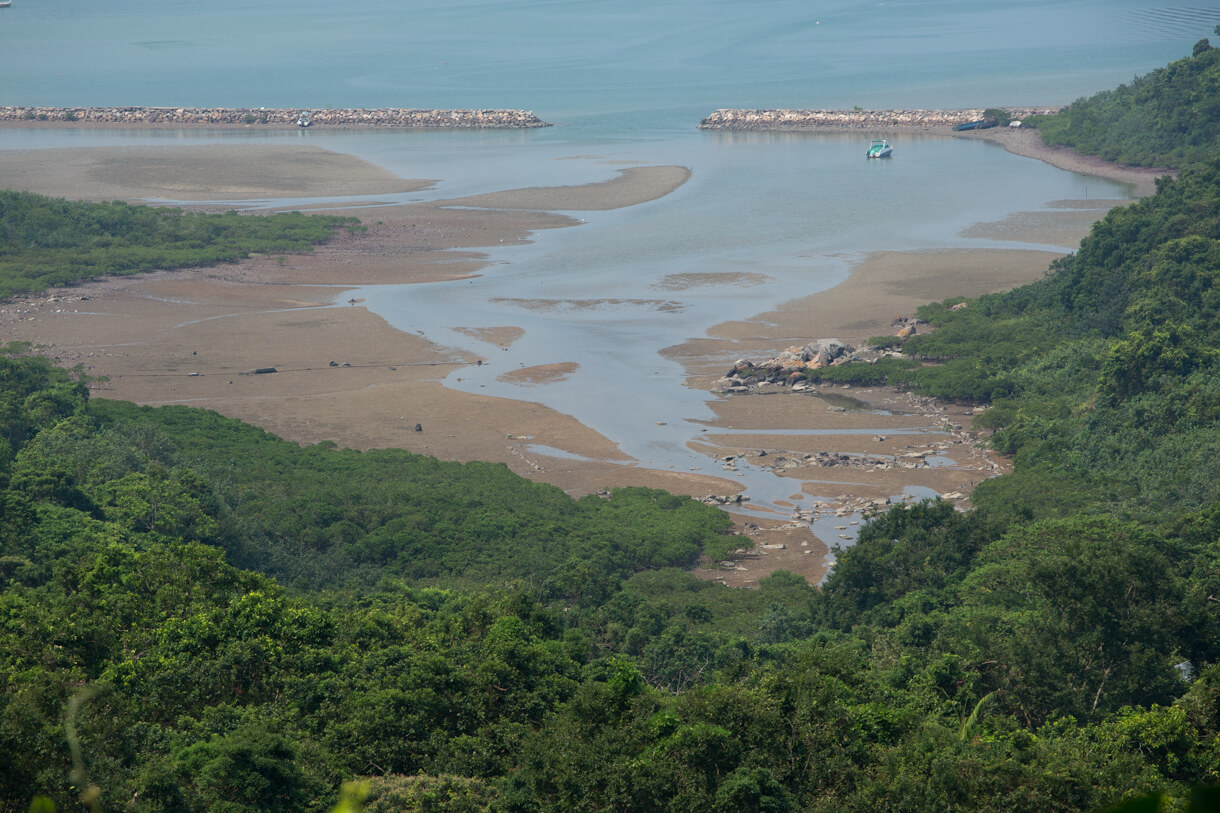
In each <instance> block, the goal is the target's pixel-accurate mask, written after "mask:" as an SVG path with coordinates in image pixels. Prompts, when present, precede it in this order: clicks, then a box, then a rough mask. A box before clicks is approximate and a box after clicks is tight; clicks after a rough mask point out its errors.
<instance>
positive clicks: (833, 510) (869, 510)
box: [792, 494, 960, 539]
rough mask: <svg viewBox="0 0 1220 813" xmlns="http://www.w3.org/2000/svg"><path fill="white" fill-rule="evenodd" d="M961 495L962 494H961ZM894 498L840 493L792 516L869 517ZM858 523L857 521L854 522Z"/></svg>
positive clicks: (905, 501) (843, 527) (803, 518)
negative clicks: (828, 500) (876, 497)
mask: <svg viewBox="0 0 1220 813" xmlns="http://www.w3.org/2000/svg"><path fill="white" fill-rule="evenodd" d="M959 496H960V495H959ZM917 501H918V499H917V498H916V497H913V496H911V495H909V494H908V495H905V496H903V497H902V499H901V500H900V501H899V502H898V504H899V505H910V504H911V503H913V502H917ZM894 504H895V503H894V501H893V500H888V499H885V500H880V499H873V500H870V499H867V498H864V497H853V496H851V495H850V494H840V495H839V496H838V497H836V498H835V499H834V501H833V502H824V501H822V500H815V501H814V503H813V504H812V505H811V506H810V507H809V508H798V509H796V510H795V511H793V512H792V518H793V519H794V520H797V521H799V522H816V521H817V520H819V519H822V518H823V517H830V516H833V517H850V516H854V515H856V514H860V515H863V516H865V517H868V516H869V515H870V514H873V513H874V512H878V511H885V510H887V509H888V508H889V507H890V506H891V505H894ZM851 524H852V525H856V524H857V523H856V522H852V523H851ZM835 529H836V530H839V531H846V530H847V526H846V525H836V526H835ZM839 537H840V538H842V539H847V538H848V537H847V536H846V535H844V534H839Z"/></svg>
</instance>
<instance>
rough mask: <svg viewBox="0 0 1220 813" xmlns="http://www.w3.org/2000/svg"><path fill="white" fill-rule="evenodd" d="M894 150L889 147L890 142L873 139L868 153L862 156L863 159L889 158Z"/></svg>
mask: <svg viewBox="0 0 1220 813" xmlns="http://www.w3.org/2000/svg"><path fill="white" fill-rule="evenodd" d="M893 152H894V149H893V148H892V147H891V146H890V142H888V141H886V140H885V139H884V138H876V139H873V146H871V147H869V148H868V152H866V153H865V154H864V157H865V158H889V157H890V155H892V154H893Z"/></svg>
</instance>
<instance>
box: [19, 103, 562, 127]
mask: <svg viewBox="0 0 1220 813" xmlns="http://www.w3.org/2000/svg"><path fill="white" fill-rule="evenodd" d="M302 115H304V116H306V117H307V119H308V121H309V126H310V127H402V128H420V129H423V128H432V129H451V130H459V129H460V130H471V129H522V128H530V127H550V126H551V125H550V124H548V123H547V122H545V121H543V120H542V119H540V118H538V117H537V116H535V115H534V114H533V113H531V112H529V111H528V110H422V109H421V110H413V109H406V108H396V107H390V108H346V109H341V110H336V109H331V108H327V109H324V110H306V109H303V108H299V107H298V108H291V109H273V108H267V107H254V108H248V107H19V106H7V107H0V125H4V124H14V123H21V124H29V125H37V124H55V125H65V124H68V125H86V126H91V127H92V126H105V127H113V126H118V127H269V128H278V127H297V126H299V125H298V121H299V120H300V119H301V117H302Z"/></svg>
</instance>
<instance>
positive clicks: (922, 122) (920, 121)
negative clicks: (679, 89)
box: [699, 107, 1061, 130]
mask: <svg viewBox="0 0 1220 813" xmlns="http://www.w3.org/2000/svg"><path fill="white" fill-rule="evenodd" d="M1004 109H1005V110H1006V111H1007V113H1008V114H1009V116H1011V117H1012V118H1013V119H1016V120H1020V119H1024V118H1025V117H1027V116H1032V115H1050V114H1051V113H1055V112H1057V111H1058V110H1060V109H1061V108H1058V107H1009V108H1004ZM983 112H984V111H983V109H982V108H968V109H963V110H729V109H722V110H717V111H716V112H715V113H712V114H711V115H710V116H708V117H707V118H705V119H704V120H703V121H701V122H699V129H701V130H809V129H814V128H848V129H868V128H910V129H927V128H933V127H936V128H944V127H954V126H956V125H958V124H966V123H967V122H971V121H978V120H979V119H981V118H983Z"/></svg>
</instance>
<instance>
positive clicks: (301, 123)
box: [9, 0, 313, 127]
mask: <svg viewBox="0 0 1220 813" xmlns="http://www.w3.org/2000/svg"><path fill="white" fill-rule="evenodd" d="M9 2H12V0H9ZM311 124H313V122H312V121H310V120H309V114H308V113H306V112H304V111H301V115H299V116H297V127H308V126H310V125H311Z"/></svg>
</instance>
